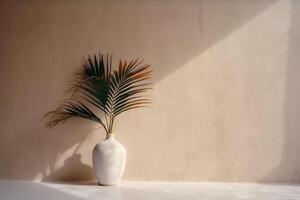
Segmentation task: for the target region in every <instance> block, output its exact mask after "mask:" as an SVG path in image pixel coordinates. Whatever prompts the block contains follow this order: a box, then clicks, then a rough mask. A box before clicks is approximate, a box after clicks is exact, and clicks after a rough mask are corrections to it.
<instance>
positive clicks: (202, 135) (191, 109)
mask: <svg viewBox="0 0 300 200" xmlns="http://www.w3.org/2000/svg"><path fill="white" fill-rule="evenodd" d="M0 24H1V28H0V29H1V31H0V44H1V45H0V114H1V120H0V127H1V129H0V137H1V139H0V178H5V179H30V180H31V179H35V180H57V181H80V180H89V179H93V175H92V171H91V150H92V148H93V147H94V145H95V144H96V143H97V142H99V141H101V140H102V139H103V137H104V131H103V129H101V128H98V127H99V126H98V125H97V124H93V123H91V122H88V121H85V120H79V119H74V120H70V121H68V122H67V123H65V124H64V125H62V126H58V127H57V128H54V129H52V130H48V129H45V128H44V127H43V123H44V122H45V119H43V115H44V113H45V112H47V111H49V110H51V109H54V108H55V107H56V106H57V105H58V104H59V102H61V100H62V99H63V98H65V97H66V93H65V92H66V90H67V89H68V83H69V81H71V80H73V78H74V74H75V73H76V72H77V71H78V70H79V68H80V66H81V65H82V58H81V57H82V56H87V55H88V54H94V53H97V52H98V51H99V50H101V51H102V52H109V53H113V54H114V58H115V61H116V62H117V60H118V59H119V58H122V59H134V58H136V57H143V58H145V62H146V63H149V64H151V65H152V66H153V69H154V71H155V77H154V88H155V89H154V90H153V91H152V94H151V95H152V97H153V104H152V106H151V107H150V108H146V109H141V110H136V111H131V112H128V113H127V114H124V115H122V116H120V118H119V119H118V124H117V130H116V132H117V134H118V135H117V138H118V139H119V140H120V141H121V142H122V143H123V144H124V145H125V146H126V148H127V150H128V160H127V166H126V171H125V175H124V179H127V180H193V181H194V180H195V181H250V182H251V181H258V182H263V181H275V182H297V181H300V159H299V152H300V133H299V132H300V131H299V130H300V123H299V122H298V120H299V119H300V114H299V113H300V112H299V111H300V101H299V96H300V78H299V73H300V69H299V63H300V44H299V42H300V1H296V0H295V1H289V0H282V1H277V0H253V1H247V0H224V1H221V0H202V1H200V0H199V1H192V0H188V1H176V0H174V1H171V0H166V1H150V0H149V1H146V0H144V1H83V0H82V1H80V0H78V1H18V2H17V1H8V0H5V1H1V3H0Z"/></svg>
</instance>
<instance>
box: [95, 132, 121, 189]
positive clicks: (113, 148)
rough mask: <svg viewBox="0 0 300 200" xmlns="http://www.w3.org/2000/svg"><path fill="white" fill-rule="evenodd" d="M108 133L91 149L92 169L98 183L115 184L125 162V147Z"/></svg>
mask: <svg viewBox="0 0 300 200" xmlns="http://www.w3.org/2000/svg"><path fill="white" fill-rule="evenodd" d="M114 135H115V134H108V135H107V137H106V139H105V140H104V141H102V142H100V143H98V144H97V145H96V146H95V147H94V150H93V169H94V173H95V175H96V178H97V180H98V183H99V184H100V185H116V184H118V183H119V182H120V181H121V177H122V175H123V172H124V168H125V163H126V149H125V147H124V146H123V145H122V144H120V143H119V142H118V141H117V140H116V139H115V137H114Z"/></svg>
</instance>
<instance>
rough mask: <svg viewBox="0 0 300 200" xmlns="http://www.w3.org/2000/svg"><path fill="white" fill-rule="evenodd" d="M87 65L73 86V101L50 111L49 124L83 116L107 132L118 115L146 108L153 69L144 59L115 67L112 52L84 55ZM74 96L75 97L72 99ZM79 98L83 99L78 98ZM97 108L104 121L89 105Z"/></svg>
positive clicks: (125, 62) (120, 62)
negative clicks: (149, 81)
mask: <svg viewBox="0 0 300 200" xmlns="http://www.w3.org/2000/svg"><path fill="white" fill-rule="evenodd" d="M83 60H84V65H83V67H82V70H81V72H80V73H79V76H78V79H77V81H76V82H75V84H74V85H73V86H72V87H71V89H70V91H72V100H68V101H65V103H64V104H63V105H61V106H59V107H58V108H57V109H56V110H54V111H51V112H49V113H47V114H46V115H47V116H49V115H51V119H50V120H49V121H48V122H47V123H46V126H47V127H50V128H52V127H54V126H56V125H57V124H59V123H60V122H64V121H66V120H67V119H69V118H72V117H80V118H84V119H89V120H92V121H95V122H97V123H100V124H101V125H102V126H103V127H104V129H105V131H106V132H107V133H111V132H112V128H113V127H114V120H115V117H117V116H118V115H119V114H121V113H123V112H125V111H128V110H131V109H135V108H140V107H145V106H146V105H147V104H149V103H150V100H149V99H148V98H146V96H145V95H144V93H145V92H147V91H148V90H149V89H151V87H149V85H150V83H147V82H145V81H147V80H148V79H150V78H151V74H152V71H151V70H150V66H149V65H142V63H143V60H140V59H135V60H131V61H129V62H127V61H122V60H120V61H119V63H118V68H117V69H116V70H114V71H113V70H112V55H109V54H106V57H104V55H103V54H101V53H99V55H98V56H96V55H94V56H93V57H91V56H88V58H87V60H86V59H85V58H83ZM73 98H74V99H73ZM76 98H79V99H80V100H78V99H76ZM90 106H92V107H95V108H97V109H99V110H100V111H101V113H102V114H103V115H104V117H105V123H104V121H102V120H101V119H100V117H98V116H97V115H96V114H95V113H94V112H93V111H92V110H91V109H90V108H89V107H90Z"/></svg>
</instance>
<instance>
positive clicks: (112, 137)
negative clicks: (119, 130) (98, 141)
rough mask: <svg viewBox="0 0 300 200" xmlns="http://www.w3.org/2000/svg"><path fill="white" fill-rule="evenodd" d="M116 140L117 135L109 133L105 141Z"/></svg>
mask: <svg viewBox="0 0 300 200" xmlns="http://www.w3.org/2000/svg"><path fill="white" fill-rule="evenodd" d="M114 138H115V134H114V133H107V134H106V138H105V139H106V140H107V139H114Z"/></svg>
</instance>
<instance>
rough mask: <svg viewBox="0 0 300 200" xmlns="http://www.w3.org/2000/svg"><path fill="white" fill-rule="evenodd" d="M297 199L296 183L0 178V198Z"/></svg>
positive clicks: (298, 198)
mask: <svg viewBox="0 0 300 200" xmlns="http://www.w3.org/2000/svg"><path fill="white" fill-rule="evenodd" d="M19 199H20V200H29V199H30V200H33V199H39V200H41V199H42V200H50V199H51V200H54V199H55V200H88V199H93V200H95V199H99V200H162V199H164V200H181V199H187V200H193V199H199V200H250V199H251V200H300V185H271V184H249V183H195V182H123V183H121V184H120V185H118V186H114V187H107V186H106V187H104V186H98V185H95V184H85V185H84V184H61V183H38V182H25V181H0V200H19Z"/></svg>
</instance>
